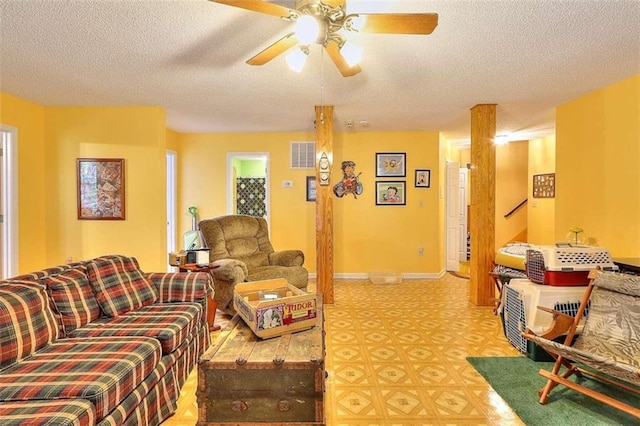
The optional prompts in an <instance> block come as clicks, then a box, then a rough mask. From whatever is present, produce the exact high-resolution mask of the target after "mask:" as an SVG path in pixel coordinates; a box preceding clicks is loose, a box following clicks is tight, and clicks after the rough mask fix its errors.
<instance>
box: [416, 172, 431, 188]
mask: <svg viewBox="0 0 640 426" xmlns="http://www.w3.org/2000/svg"><path fill="white" fill-rule="evenodd" d="M430 186H431V170H427V169H417V170H416V181H415V187H416V188H429V187H430Z"/></svg>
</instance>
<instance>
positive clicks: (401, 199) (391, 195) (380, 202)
mask: <svg viewBox="0 0 640 426" xmlns="http://www.w3.org/2000/svg"><path fill="white" fill-rule="evenodd" d="M406 188H407V182H406V181H403V180H399V181H378V182H376V206H404V205H405V204H407V190H406Z"/></svg>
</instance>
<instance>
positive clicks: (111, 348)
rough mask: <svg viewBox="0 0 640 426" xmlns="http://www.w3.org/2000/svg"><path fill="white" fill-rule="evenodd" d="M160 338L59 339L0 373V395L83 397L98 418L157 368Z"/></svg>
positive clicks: (17, 397) (4, 397)
mask: <svg viewBox="0 0 640 426" xmlns="http://www.w3.org/2000/svg"><path fill="white" fill-rule="evenodd" d="M161 356H162V354H161V349H160V343H159V342H158V341H157V340H155V339H150V338H147V337H96V338H91V339H86V338H85V339H73V338H67V339H60V340H58V341H56V342H54V343H52V344H50V345H48V346H46V347H44V348H42V349H41V350H40V351H38V352H36V353H35V354H33V355H31V357H29V359H28V360H25V361H23V362H20V363H18V364H14V365H12V366H11V367H8V368H7V369H5V370H4V371H3V372H2V374H0V401H21V400H23V401H24V400H54V399H73V398H83V399H86V400H89V401H91V403H92V404H93V405H94V407H95V410H96V416H97V420H98V421H99V420H100V419H102V418H103V417H105V416H106V415H107V414H109V413H110V412H111V411H113V410H114V409H115V408H116V407H117V406H118V405H119V404H120V403H121V402H122V401H123V400H124V399H125V398H126V397H127V396H128V395H129V394H130V393H131V392H132V391H133V390H134V389H136V388H137V387H138V386H139V385H140V383H142V382H143V381H144V380H145V378H146V377H147V376H148V375H149V374H151V372H152V371H153V370H154V369H155V368H156V366H157V365H158V363H159V362H160V358H161Z"/></svg>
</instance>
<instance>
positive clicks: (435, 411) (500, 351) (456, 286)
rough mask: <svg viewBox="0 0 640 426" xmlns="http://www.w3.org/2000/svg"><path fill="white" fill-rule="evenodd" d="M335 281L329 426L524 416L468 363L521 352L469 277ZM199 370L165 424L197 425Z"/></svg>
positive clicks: (508, 421)
mask: <svg viewBox="0 0 640 426" xmlns="http://www.w3.org/2000/svg"><path fill="white" fill-rule="evenodd" d="M334 289H335V304H333V305H325V329H326V360H325V366H326V370H327V372H328V374H329V376H328V378H327V382H326V396H325V413H326V420H327V425H329V426H334V425H335V426H342V425H348V426H359V425H381V426H382V425H385V426H386V425H405V426H414V425H522V424H523V423H522V422H521V421H520V419H519V418H518V417H517V416H516V415H515V414H514V413H513V411H512V410H511V409H510V408H509V407H508V406H507V405H506V404H505V403H504V402H503V400H502V398H500V396H498V394H496V393H495V392H494V391H493V389H492V388H491V387H490V386H489V385H488V384H487V382H486V381H485V380H484V379H483V378H482V376H480V375H479V374H478V373H477V372H476V371H475V370H474V369H473V367H471V365H469V364H468V363H467V362H466V361H465V358H466V357H467V356H517V355H518V354H519V353H518V352H517V351H516V350H515V349H514V348H513V347H512V346H511V345H510V344H509V343H508V342H507V341H506V339H505V337H504V334H503V332H502V327H501V325H500V321H499V318H498V317H495V316H494V315H493V313H492V308H491V307H476V306H474V305H472V304H471V303H469V302H468V299H469V281H468V280H466V279H462V278H457V277H454V276H452V275H450V274H447V275H445V276H444V277H442V278H441V279H437V280H427V279H420V280H404V282H403V283H402V284H381V285H374V284H371V283H370V282H369V281H368V280H336V281H335V283H334ZM227 319H228V317H226V318H225V317H220V316H219V317H218V319H217V321H219V322H220V323H223V322H224V321H225V320H227ZM218 334H219V332H216V333H213V334H212V337H213V338H214V339H215V338H216V337H217V335H218ZM195 376H196V373H195V370H194V373H192V375H191V376H190V378H189V380H188V382H187V383H186V384H185V386H184V387H183V389H182V395H181V397H180V400H179V401H178V412H177V413H176V415H174V416H173V417H172V418H170V419H168V420H167V421H166V422H165V423H164V424H163V425H164V426H193V425H195V424H196V422H197V404H196V400H195V389H196V385H197V380H196V377H195Z"/></svg>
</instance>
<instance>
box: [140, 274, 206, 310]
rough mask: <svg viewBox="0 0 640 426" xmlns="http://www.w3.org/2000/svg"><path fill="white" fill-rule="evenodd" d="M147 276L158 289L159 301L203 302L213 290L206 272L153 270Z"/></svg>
mask: <svg viewBox="0 0 640 426" xmlns="http://www.w3.org/2000/svg"><path fill="white" fill-rule="evenodd" d="M146 277H147V278H149V279H150V280H151V282H152V283H153V284H154V285H155V286H156V288H157V289H158V295H159V298H158V302H160V303H163V302H202V301H203V300H206V299H207V296H208V295H209V294H211V293H212V292H213V280H212V279H211V275H209V274H208V273H206V272H151V273H148V274H146Z"/></svg>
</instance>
